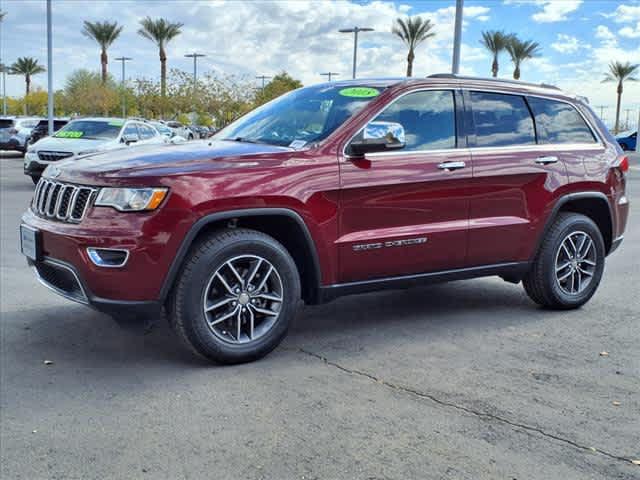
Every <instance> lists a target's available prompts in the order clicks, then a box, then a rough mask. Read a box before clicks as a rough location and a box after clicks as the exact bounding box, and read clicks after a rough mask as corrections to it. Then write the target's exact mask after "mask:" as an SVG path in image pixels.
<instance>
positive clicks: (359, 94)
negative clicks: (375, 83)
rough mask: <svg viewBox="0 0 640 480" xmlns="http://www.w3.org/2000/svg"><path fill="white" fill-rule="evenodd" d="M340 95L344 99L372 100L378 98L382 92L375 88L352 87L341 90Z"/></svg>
mask: <svg viewBox="0 0 640 480" xmlns="http://www.w3.org/2000/svg"><path fill="white" fill-rule="evenodd" d="M339 93H340V95H342V96H343V97H354V98H371V97H377V96H378V95H380V92H379V91H378V90H376V89H375V88H371V87H350V88H343V89H342V90H340V92H339Z"/></svg>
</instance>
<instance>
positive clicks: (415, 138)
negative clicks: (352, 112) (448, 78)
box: [373, 90, 456, 151]
mask: <svg viewBox="0 0 640 480" xmlns="http://www.w3.org/2000/svg"><path fill="white" fill-rule="evenodd" d="M455 118H456V116H455V103H454V99H453V92H452V91H449V90H426V91H420V92H414V93H409V94H408V95H405V96H403V97H401V98H400V99H398V100H397V101H395V102H393V103H392V104H391V105H389V106H388V107H387V108H386V109H385V110H384V111H383V112H382V113H380V114H379V115H378V116H377V117H376V118H375V119H374V120H373V121H376V122H393V123H399V124H400V125H402V127H403V128H404V133H405V147H404V149H403V150H402V151H419V150H439V149H449V148H456V121H455Z"/></svg>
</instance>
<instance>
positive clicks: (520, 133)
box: [471, 92, 536, 147]
mask: <svg viewBox="0 0 640 480" xmlns="http://www.w3.org/2000/svg"><path fill="white" fill-rule="evenodd" d="M471 103H472V105H473V121H474V123H475V127H476V145H477V146H478V147H500V146H506V145H530V144H535V143H536V136H535V130H534V128H533V118H531V114H530V113H529V108H528V107H527V104H526V103H525V100H524V98H523V97H520V96H517V95H503V94H500V93H486V92H471Z"/></svg>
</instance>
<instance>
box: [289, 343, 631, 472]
mask: <svg viewBox="0 0 640 480" xmlns="http://www.w3.org/2000/svg"><path fill="white" fill-rule="evenodd" d="M293 350H294V351H297V352H299V353H303V354H305V355H308V356H310V357H313V358H315V359H317V360H321V361H322V362H324V363H325V364H326V365H328V366H331V367H334V368H337V369H338V370H341V371H343V372H345V373H348V374H350V375H357V376H360V377H364V378H367V379H369V380H371V381H373V382H376V383H379V384H381V385H384V386H385V387H387V388H390V389H393V390H396V391H398V392H403V393H408V394H410V395H415V396H417V397H419V398H423V399H427V400H431V401H432V402H434V403H437V404H438V405H442V406H444V407H449V408H455V409H456V410H460V411H463V412H465V413H468V414H470V415H474V416H476V417H480V418H485V419H489V420H495V421H497V422H500V423H504V424H506V425H510V426H512V427H516V428H520V429H523V430H526V431H529V432H534V433H537V434H539V435H542V436H544V437H547V438H550V439H552V440H556V441H558V442H562V443H564V444H567V445H570V446H572V447H574V448H577V449H579V450H583V451H586V452H590V453H599V454H600V455H604V456H606V457H609V458H611V459H613V460H619V461H622V462H625V463H629V464H631V465H634V462H633V460H632V459H631V458H627V457H621V456H619V455H614V454H612V453H609V452H607V451H606V450H602V449H599V448H595V447H587V446H585V445H581V444H579V443H577V442H575V441H573V440H570V439H567V438H563V437H560V436H558V435H554V434H553V433H549V432H545V431H544V430H542V429H541V428H539V427H534V426H532V425H527V424H526V423H519V422H515V421H512V420H509V419H507V418H504V417H501V416H499V415H495V414H492V413H487V412H482V411H479V410H474V409H472V408H469V407H465V406H463V405H458V404H456V403H452V402H448V401H446V400H442V399H440V398H438V397H436V396H435V395H433V394H429V393H425V392H421V391H419V390H415V389H413V388H410V387H405V386H402V385H398V384H396V383H393V382H389V381H387V380H384V379H383V378H379V377H376V376H375V375H373V374H371V373H367V372H363V371H361V370H356V369H352V368H348V367H345V366H343V365H340V364H339V363H336V362H333V361H331V360H329V359H328V358H327V357H325V356H323V355H320V354H318V353H315V352H312V351H310V350H306V349H304V348H301V347H296V348H294V349H293Z"/></svg>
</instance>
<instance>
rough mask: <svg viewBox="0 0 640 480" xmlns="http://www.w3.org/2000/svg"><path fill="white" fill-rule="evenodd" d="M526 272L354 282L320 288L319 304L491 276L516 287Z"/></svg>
mask: <svg viewBox="0 0 640 480" xmlns="http://www.w3.org/2000/svg"><path fill="white" fill-rule="evenodd" d="M530 268H531V264H530V263H529V262H510V263H498V264H495V265H481V266H478V267H469V268H459V269H455V270H443V271H440V272H430V273H419V274H416V275H402V276H398V277H387V278H378V279H374V280H363V281H358V282H349V283H337V284H334V285H327V286H323V287H320V303H325V302H329V301H331V300H333V299H335V298H338V297H342V296H345V295H353V294H358V293H366V292H374V291H378V290H393V289H400V288H408V287H415V286H419V285H427V284H430V283H440V282H449V281H452V280H466V279H469V278H477V277H489V276H493V275H497V276H500V277H502V278H503V279H504V280H506V281H508V282H512V283H518V282H519V281H520V280H521V279H522V277H523V276H524V275H525V274H526V273H527V272H528V271H529V269H530Z"/></svg>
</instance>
